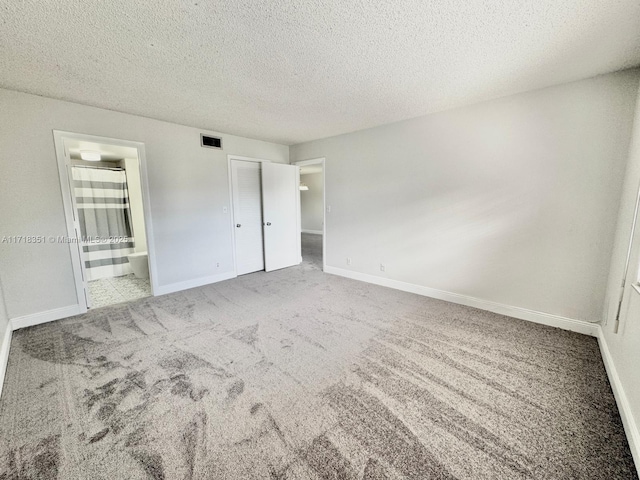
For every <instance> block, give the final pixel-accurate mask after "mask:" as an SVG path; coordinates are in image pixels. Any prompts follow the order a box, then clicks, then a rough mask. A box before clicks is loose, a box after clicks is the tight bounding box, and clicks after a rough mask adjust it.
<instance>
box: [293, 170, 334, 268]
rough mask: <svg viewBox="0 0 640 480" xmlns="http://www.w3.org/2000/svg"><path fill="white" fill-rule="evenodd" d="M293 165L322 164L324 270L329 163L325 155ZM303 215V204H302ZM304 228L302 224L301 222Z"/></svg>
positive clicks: (325, 266) (324, 262)
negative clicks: (327, 163)
mask: <svg viewBox="0 0 640 480" xmlns="http://www.w3.org/2000/svg"><path fill="white" fill-rule="evenodd" d="M292 165H298V166H299V167H304V166H306V165H322V271H323V272H324V271H325V270H326V269H327V165H326V158H325V157H318V158H311V159H309V160H300V161H299V162H293V164H292ZM300 215H302V205H300ZM300 228H301V229H302V224H300Z"/></svg>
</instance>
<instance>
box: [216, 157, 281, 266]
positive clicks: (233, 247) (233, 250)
mask: <svg viewBox="0 0 640 480" xmlns="http://www.w3.org/2000/svg"><path fill="white" fill-rule="evenodd" d="M232 160H241V161H243V162H258V163H263V162H266V163H270V162H271V160H267V159H265V158H254V157H243V156H242V155H233V154H228V155H227V176H228V180H229V210H230V211H229V228H230V229H231V254H232V257H233V274H234V275H235V276H236V277H237V276H238V264H237V255H236V229H235V227H234V225H235V220H234V209H233V181H232V179H231V161H232ZM261 174H262V172H261ZM260 202H262V200H260ZM261 208H262V207H261ZM263 241H264V239H263Z"/></svg>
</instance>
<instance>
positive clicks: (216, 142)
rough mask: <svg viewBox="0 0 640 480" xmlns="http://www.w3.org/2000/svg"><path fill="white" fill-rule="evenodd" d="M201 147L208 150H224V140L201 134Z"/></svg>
mask: <svg viewBox="0 0 640 480" xmlns="http://www.w3.org/2000/svg"><path fill="white" fill-rule="evenodd" d="M200 145H201V146H203V147H208V148H222V139H221V138H218V137H208V136H207V135H203V134H202V133H201V134H200Z"/></svg>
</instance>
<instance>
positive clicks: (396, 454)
mask: <svg viewBox="0 0 640 480" xmlns="http://www.w3.org/2000/svg"><path fill="white" fill-rule="evenodd" d="M304 244H305V261H304V262H303V263H302V265H300V266H296V267H293V268H289V269H285V270H281V271H277V272H272V273H264V272H259V273H255V274H250V275H245V276H242V277H240V278H237V279H234V280H230V281H226V282H221V283H217V284H214V285H208V286H205V287H201V288H196V289H192V290H189V291H185V292H179V293H175V294H171V295H166V296H161V297H155V298H147V299H142V300H136V301H133V302H130V303H125V304H120V305H114V306H110V307H105V308H98V309H95V310H92V311H90V312H89V313H88V314H86V315H83V316H79V317H74V318H70V319H66V320H63V321H58V322H52V323H48V324H44V325H40V326H37V327H32V328H28V329H23V330H19V331H17V332H15V335H14V338H13V341H12V345H11V353H10V357H9V365H8V371H7V376H6V381H5V386H4V392H3V395H2V399H0V479H3V480H4V479H56V478H59V479H92V480H94V479H95V480H97V479H243V478H251V479H253V478H255V479H268V478H273V479H276V478H277V479H402V478H412V479H473V480H477V479H603V480H604V479H606V480H611V479H635V478H637V476H636V474H635V468H634V465H633V463H632V459H631V455H630V452H629V447H628V445H627V441H626V439H625V436H624V432H623V429H622V426H621V423H620V417H619V414H618V411H617V409H616V404H615V401H614V398H613V395H612V393H611V389H610V386H609V383H608V381H607V378H606V374H605V371H604V367H603V364H602V360H601V358H600V354H599V350H598V345H597V343H596V340H595V339H594V338H590V337H586V336H582V335H578V334H575V333H570V332H566V331H562V330H558V329H554V328H550V327H545V326H541V325H536V324H533V323H529V322H525V321H520V320H515V319H512V318H508V317H504V316H501V315H496V314H493V313H488V312H484V311H480V310H476V309H473V308H468V307H464V306H459V305H453V304H449V303H446V302H442V301H438V300H433V299H429V298H425V297H420V296H417V295H412V294H408V293H403V292H399V291H394V290H391V289H386V288H382V287H378V286H374V285H369V284H365V283H361V282H356V281H352V280H348V279H345V278H341V277H337V276H332V275H326V274H324V273H322V271H321V269H320V267H319V261H318V258H319V250H318V248H319V245H320V237H311V236H305V241H304Z"/></svg>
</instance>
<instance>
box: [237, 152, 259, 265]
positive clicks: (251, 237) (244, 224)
mask: <svg viewBox="0 0 640 480" xmlns="http://www.w3.org/2000/svg"><path fill="white" fill-rule="evenodd" d="M231 182H232V189H231V190H232V193H233V228H234V233H235V235H234V236H235V248H236V273H237V275H244V274H246V273H251V272H257V271H258V270H264V251H263V237H262V200H261V197H262V193H261V189H262V186H261V181H260V163H259V162H250V161H244V160H231Z"/></svg>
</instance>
